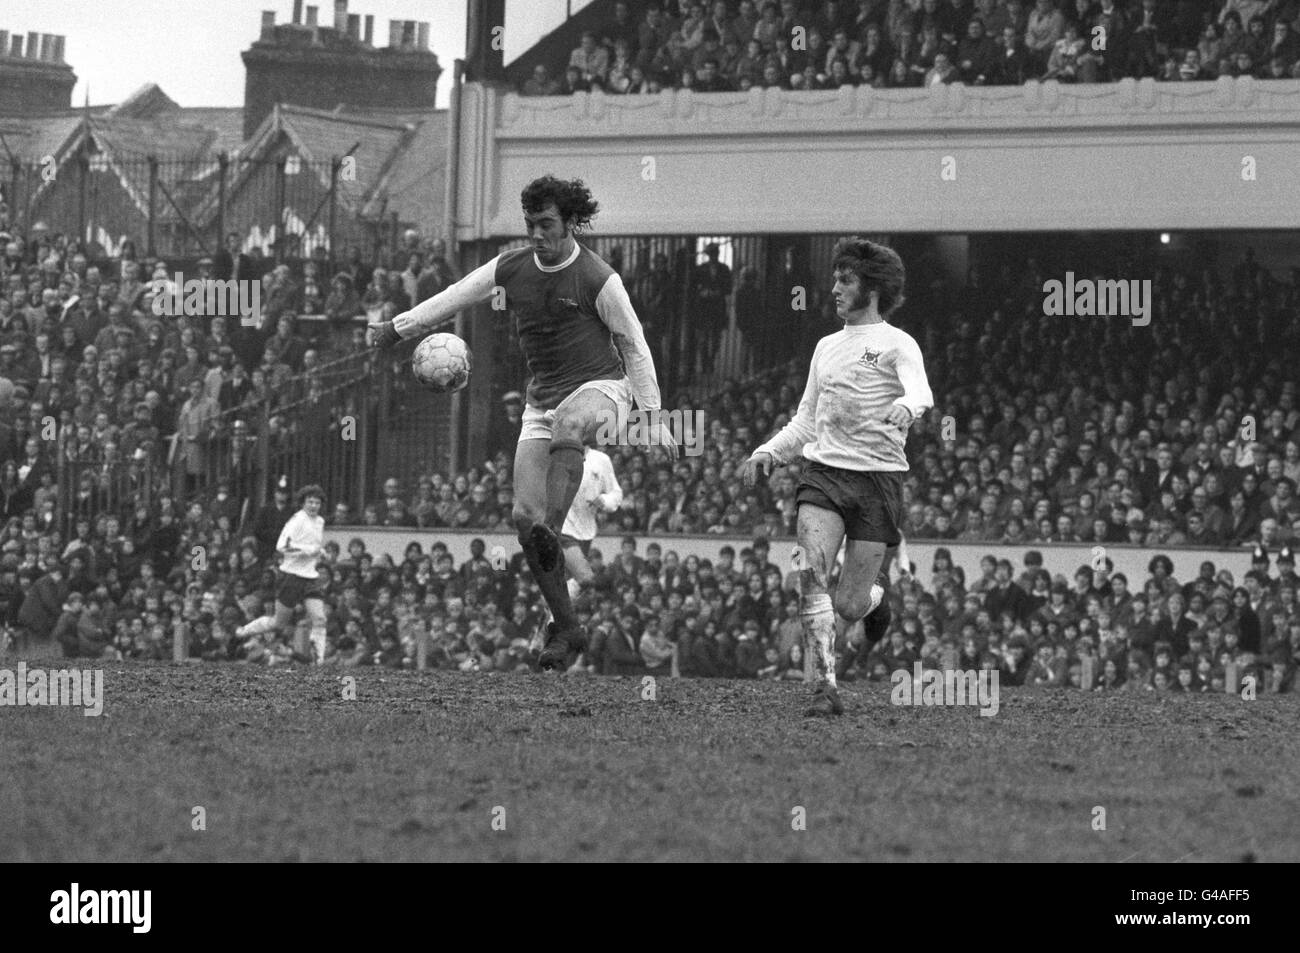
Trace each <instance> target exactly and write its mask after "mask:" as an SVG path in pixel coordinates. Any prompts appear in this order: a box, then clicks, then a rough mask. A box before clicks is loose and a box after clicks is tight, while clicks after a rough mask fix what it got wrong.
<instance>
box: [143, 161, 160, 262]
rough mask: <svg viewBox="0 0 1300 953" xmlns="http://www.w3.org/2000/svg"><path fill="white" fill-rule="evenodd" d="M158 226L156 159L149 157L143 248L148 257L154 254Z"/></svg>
mask: <svg viewBox="0 0 1300 953" xmlns="http://www.w3.org/2000/svg"><path fill="white" fill-rule="evenodd" d="M157 224H158V157H157V156H150V157H149V223H148V229H147V231H146V233H145V234H146V238H145V246H146V248H147V249H148V253H149V254H150V255H153V254H155V253H156V252H155V249H154V229H155V228H156V226H157Z"/></svg>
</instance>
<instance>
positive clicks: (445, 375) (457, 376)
mask: <svg viewBox="0 0 1300 953" xmlns="http://www.w3.org/2000/svg"><path fill="white" fill-rule="evenodd" d="M472 360H473V358H472V356H471V355H470V352H469V345H467V344H466V343H465V342H464V341H463V340H461V339H460V338H458V337H456V335H454V334H445V333H444V334H430V335H429V336H428V337H427V338H425V339H424V340H423V341H421V342H420V343H419V344H417V345H416V346H415V353H414V354H412V355H411V372H412V373H413V374H414V375H415V379H416V380H417V381H419V382H420V383H421V384H423V385H424V386H425V387H427V388H428V389H429V390H431V391H436V392H437V393H439V394H450V393H452V392H453V391H458V390H460V389H461V388H462V387H464V386H465V385H466V384H467V383H468V382H469V372H470V367H471V362H472Z"/></svg>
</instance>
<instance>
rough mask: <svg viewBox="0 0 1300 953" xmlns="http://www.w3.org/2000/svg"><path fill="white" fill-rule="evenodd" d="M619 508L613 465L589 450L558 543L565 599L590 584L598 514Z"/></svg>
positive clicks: (619, 489) (620, 499)
mask: <svg viewBox="0 0 1300 953" xmlns="http://www.w3.org/2000/svg"><path fill="white" fill-rule="evenodd" d="M622 505H623V488H622V487H621V486H619V484H618V478H617V477H616V476H614V464H613V461H611V460H610V459H609V456H608V455H607V454H606V453H605V452H604V451H602V450H596V449H594V448H592V447H588V448H587V452H586V454H585V455H584V457H583V459H582V482H581V483H580V484H578V495H577V496H575V497H574V498H573V505H572V506H570V507H569V513H568V515H567V516H566V517H565V518H564V529H563V530H561V532H560V543H561V544H562V545H563V546H564V566H565V568H566V569H568V571H569V583H568V586H569V596H570V597H571V598H577V596H578V592H579V591H580V589H581V587H582V586H585V585H586V584H587V583H589V582H591V566H590V565H589V564H588V562H587V554H588V553H589V552H590V551H591V541H592V540H593V539H595V538H596V516H597V514H598V513H613V512H615V511H616V510H617V509H618V508H619V507H620V506H622Z"/></svg>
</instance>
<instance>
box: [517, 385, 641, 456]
mask: <svg viewBox="0 0 1300 953" xmlns="http://www.w3.org/2000/svg"><path fill="white" fill-rule="evenodd" d="M584 390H598V391H600V392H601V393H602V394H604V395H605V396H606V397H608V398H609V399H610V400H612V401H613V402H614V406H615V407H616V408H617V409H618V414H619V419H620V420H622V419H626V417H627V415H628V414H630V413H631V412H632V382H631V381H630V380H628V379H627V378H626V377H624V378H621V379H619V380H616V381H587V383H585V384H582V385H580V386H579V387H578V389H577V390H575V391H574V392H573V393H572V394H570V395H569V396H568V397H566V398H564V400H562V401H560V403H559V404H558V405H557V406H556V408H555V410H542V409H541V408H540V407H534V406H533V405H532V404H528V405H527V406H525V407H524V417H523V426H522V427H521V428H520V430H519V439H520V440H550V439H551V436H552V431H551V425H552V424H554V423H555V415H556V414H557V413H558V412H559V411H561V410H563V409H564V407H565V406H566V405H567V404H568V403H569V401H571V400H573V398H575V397H577V396H578V395H579V394H581V393H582V392H583V391H584Z"/></svg>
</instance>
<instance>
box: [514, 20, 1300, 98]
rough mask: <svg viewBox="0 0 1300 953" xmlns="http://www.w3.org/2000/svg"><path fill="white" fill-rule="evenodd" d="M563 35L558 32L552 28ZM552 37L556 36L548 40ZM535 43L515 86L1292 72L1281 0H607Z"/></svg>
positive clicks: (903, 82) (1299, 46)
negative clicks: (563, 40)
mask: <svg viewBox="0 0 1300 953" xmlns="http://www.w3.org/2000/svg"><path fill="white" fill-rule="evenodd" d="M566 36H567V34H566ZM557 39H558V37H557ZM553 47H554V44H550V45H548V44H539V46H538V47H537V48H535V49H534V50H533V51H532V55H531V56H530V58H529V63H530V64H531V70H530V73H529V75H528V77H527V78H526V79H524V80H523V81H522V82H520V83H519V91H520V93H522V94H523V95H528V96H547V95H572V94H573V93H577V92H589V91H591V90H593V89H598V90H600V91H602V92H605V93H609V94H613V95H635V94H647V93H657V92H659V91H661V90H663V89H682V88H689V89H692V90H694V91H696V92H700V93H708V92H744V91H746V90H749V89H752V88H755V87H757V88H762V89H768V88H780V89H801V90H818V89H838V88H840V87H841V86H845V85H850V86H872V87H876V88H899V87H921V86H930V85H933V84H936V83H963V84H967V85H989V86H999V85H1019V84H1021V83H1024V82H1029V81H1036V80H1046V79H1054V80H1057V81H1059V82H1063V83H1104V82H1116V81H1118V80H1121V79H1124V78H1134V79H1140V78H1144V77H1151V78H1153V79H1156V80H1160V81H1169V82H1184V81H1191V80H1212V79H1217V78H1218V77H1221V76H1231V77H1237V76H1253V77H1255V78H1257V79H1286V78H1300V5H1297V4H1296V3H1295V2H1293V0H1283V2H1280V3H1277V2H1273V3H1267V2H1262V0H1224V2H1222V3H1218V2H1204V3H1187V2H1174V0H1136V2H1129V3H1124V2H1122V0H1072V2H1071V0H1059V2H1058V0H977V2H975V3H972V2H970V0H921V2H919V3H917V2H910V0H858V2H857V3H856V4H854V3H850V2H836V0H827V2H824V3H820V4H816V3H813V4H805V3H800V2H798V0H781V2H780V3H776V2H765V3H757V2H755V0H742V2H740V3H739V4H735V3H727V2H714V3H701V2H696V0H676V2H669V3H644V2H641V3H637V2H625V3H624V2H621V3H617V4H615V5H614V12H613V14H612V15H611V16H609V17H608V18H607V19H606V20H605V21H604V22H600V23H597V22H592V23H591V24H590V25H589V26H588V27H587V28H586V29H584V30H583V32H582V35H581V40H580V42H579V43H578V45H577V46H575V47H573V48H572V49H571V50H556V49H554V48H553Z"/></svg>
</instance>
